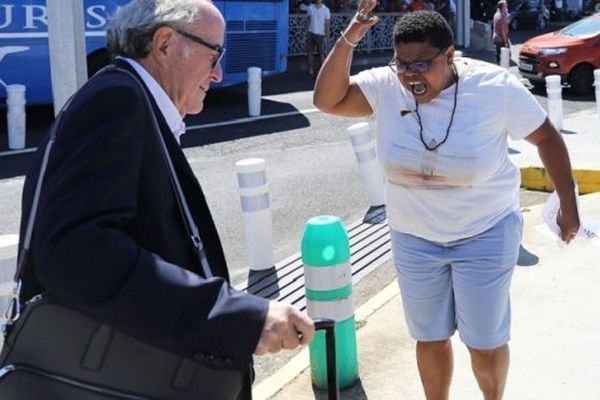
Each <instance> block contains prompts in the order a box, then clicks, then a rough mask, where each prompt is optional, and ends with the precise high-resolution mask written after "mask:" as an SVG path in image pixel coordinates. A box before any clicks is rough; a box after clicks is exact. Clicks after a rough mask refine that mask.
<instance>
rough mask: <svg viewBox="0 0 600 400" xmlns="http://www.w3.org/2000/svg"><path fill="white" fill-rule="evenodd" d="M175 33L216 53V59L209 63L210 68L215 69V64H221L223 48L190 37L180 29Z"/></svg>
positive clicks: (196, 37) (189, 34) (223, 53)
mask: <svg viewBox="0 0 600 400" xmlns="http://www.w3.org/2000/svg"><path fill="white" fill-rule="evenodd" d="M175 32H177V33H178V34H179V35H181V36H183V37H184V38H186V39H189V40H191V41H192V42H194V43H198V44H199V45H201V46H204V47H207V48H209V49H211V50H214V51H216V52H217V57H216V58H215V59H214V60H213V61H212V62H211V68H214V67H216V66H217V64H219V63H220V62H221V60H222V59H223V56H224V55H225V47H223V46H221V45H218V44H212V43H209V42H207V41H206V40H204V39H202V38H200V37H198V36H196V35H192V34H191V33H188V32H186V31H183V30H181V29H175Z"/></svg>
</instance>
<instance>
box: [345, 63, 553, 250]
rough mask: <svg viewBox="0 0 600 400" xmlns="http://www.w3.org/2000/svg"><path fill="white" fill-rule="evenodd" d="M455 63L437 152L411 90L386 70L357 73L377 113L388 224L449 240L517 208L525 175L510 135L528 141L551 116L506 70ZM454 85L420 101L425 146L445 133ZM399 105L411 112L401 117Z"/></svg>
mask: <svg viewBox="0 0 600 400" xmlns="http://www.w3.org/2000/svg"><path fill="white" fill-rule="evenodd" d="M457 65H458V69H459V71H460V72H459V75H460V79H459V86H458V95H457V105H456V112H455V115H454V122H453V123H452V127H451V129H450V133H449V135H448V139H447V141H446V142H445V143H444V144H442V145H441V146H440V147H439V148H438V149H437V150H436V151H435V152H431V151H428V150H426V149H425V146H424V145H423V143H422V142H421V140H420V138H419V124H418V120H417V115H416V112H415V111H414V110H415V101H414V97H413V96H412V93H410V92H409V91H407V90H406V89H405V88H404V87H403V86H402V85H401V84H400V81H399V80H398V77H397V76H396V75H395V74H394V73H393V72H392V70H391V69H390V68H389V67H379V68H373V69H370V70H366V71H363V72H361V73H359V74H358V75H357V76H355V77H353V80H354V82H357V83H358V85H359V87H360V89H361V91H362V93H363V94H364V96H365V97H366V99H367V101H368V102H369V104H370V105H371V108H372V109H373V111H374V112H375V114H376V116H375V119H376V123H377V135H376V138H377V154H378V158H379V162H380V164H381V166H382V169H383V170H384V173H385V178H386V204H387V206H386V211H387V218H388V222H389V224H390V227H391V228H392V229H394V230H397V231H399V232H403V233H408V234H411V235H415V236H419V237H422V238H425V239H427V240H431V241H435V242H444V243H445V242H450V241H453V240H458V239H464V238H468V237H471V236H474V235H477V234H478V233H481V232H484V231H485V230H487V229H489V228H491V227H492V226H494V225H495V224H496V223H497V222H498V221H500V220H501V219H502V218H503V217H504V216H506V215H507V214H509V213H510V212H512V211H513V210H518V209H519V185H520V173H519V169H518V168H517V167H516V165H515V164H514V163H513V162H512V161H511V160H510V159H509V157H508V144H507V140H508V135H510V137H511V138H512V139H513V140H518V139H523V138H524V137H526V136H527V135H529V134H530V133H531V132H533V131H534V130H535V129H537V128H538V127H539V126H540V125H541V124H542V123H543V122H544V120H545V118H546V112H545V111H544V110H543V109H542V107H540V105H539V104H538V103H537V101H536V100H535V98H534V97H533V96H532V95H531V93H529V91H528V90H527V89H526V88H525V87H524V86H523V85H522V84H521V83H520V82H519V81H518V80H517V78H516V77H515V76H513V75H512V74H510V73H509V72H507V71H506V70H505V69H503V68H500V67H498V66H496V65H492V64H489V63H485V62H481V61H477V60H472V59H469V58H461V59H459V60H458V61H457ZM455 86H456V85H452V86H450V87H448V88H446V89H445V90H443V91H442V92H441V93H440V94H439V95H438V96H436V97H435V98H434V99H433V100H432V101H431V102H429V103H426V104H419V114H420V115H421V120H422V125H423V138H424V140H425V141H426V143H428V144H431V140H432V139H435V140H436V141H437V143H439V142H441V141H442V140H443V138H444V135H445V133H446V129H447V127H448V124H449V122H450V116H451V113H452V106H453V102H454V90H455ZM402 110H413V111H411V112H408V113H405V115H404V116H401V111H402ZM430 147H431V146H430Z"/></svg>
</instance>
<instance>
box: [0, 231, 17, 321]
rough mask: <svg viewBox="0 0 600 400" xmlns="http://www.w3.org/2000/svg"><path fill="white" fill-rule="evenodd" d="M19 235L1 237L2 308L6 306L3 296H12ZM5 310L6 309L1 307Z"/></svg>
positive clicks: (0, 274)
mask: <svg viewBox="0 0 600 400" xmlns="http://www.w3.org/2000/svg"><path fill="white" fill-rule="evenodd" d="M18 244H19V235H0V306H3V305H4V301H1V300H6V299H2V298H1V296H10V295H11V294H12V286H13V283H12V280H13V275H14V274H15V267H16V264H17V250H18ZM0 309H2V310H3V309H4V307H0Z"/></svg>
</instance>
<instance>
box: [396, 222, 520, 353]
mask: <svg viewBox="0 0 600 400" xmlns="http://www.w3.org/2000/svg"><path fill="white" fill-rule="evenodd" d="M522 228H523V217H522V216H521V213H520V212H518V211H516V212H513V213H510V214H509V215H507V216H506V217H505V218H503V219H502V220H500V221H499V222H498V223H497V224H496V225H495V226H494V227H493V228H491V229H489V230H487V231H485V232H483V233H480V234H478V235H476V236H473V237H470V238H467V239H461V240H456V241H453V242H448V243H437V242H430V241H428V240H425V239H422V238H419V237H416V236H412V235H408V234H405V233H400V232H396V231H392V233H391V235H392V252H393V257H394V264H395V266H396V272H397V274H398V282H399V284H400V293H401V296H402V302H403V305H404V315H405V318H406V322H407V324H408V329H409V331H410V334H411V336H412V337H413V338H414V339H415V340H418V341H424V342H426V341H437V340H445V339H448V338H450V337H451V336H452V335H453V334H454V332H455V330H456V329H458V332H459V334H460V338H461V340H462V341H463V342H464V343H465V344H466V345H467V346H469V347H471V348H474V349H480V350H485V349H495V348H497V347H500V346H502V345H503V344H505V343H507V342H508V341H509V339H510V295H509V289H510V282H511V278H512V273H513V270H514V267H515V264H516V262H517V257H518V254H519V245H520V243H521V233H522Z"/></svg>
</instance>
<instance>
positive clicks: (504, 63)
mask: <svg viewBox="0 0 600 400" xmlns="http://www.w3.org/2000/svg"><path fill="white" fill-rule="evenodd" d="M500 66H501V67H502V68H506V69H508V68H509V67H510V48H508V47H502V48H501V49H500Z"/></svg>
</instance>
